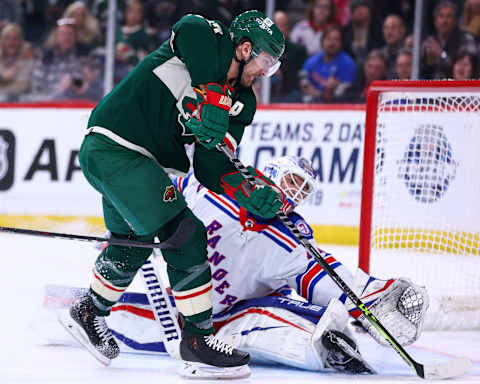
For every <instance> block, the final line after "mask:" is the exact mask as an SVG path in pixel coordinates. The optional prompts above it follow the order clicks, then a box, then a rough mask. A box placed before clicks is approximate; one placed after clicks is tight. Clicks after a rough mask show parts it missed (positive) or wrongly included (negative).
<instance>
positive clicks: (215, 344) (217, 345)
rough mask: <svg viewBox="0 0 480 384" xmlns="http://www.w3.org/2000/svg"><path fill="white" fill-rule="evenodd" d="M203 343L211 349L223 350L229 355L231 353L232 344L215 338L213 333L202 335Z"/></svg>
mask: <svg viewBox="0 0 480 384" xmlns="http://www.w3.org/2000/svg"><path fill="white" fill-rule="evenodd" d="M204 339H205V343H206V344H207V345H208V346H209V347H210V348H212V349H214V350H216V351H218V352H223V353H225V354H227V355H231V354H232V353H233V346H231V345H229V344H227V343H225V342H223V341H221V340H220V339H217V338H216V337H215V336H213V335H208V336H204Z"/></svg>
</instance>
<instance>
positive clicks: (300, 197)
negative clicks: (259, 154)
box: [263, 156, 316, 207]
mask: <svg viewBox="0 0 480 384" xmlns="http://www.w3.org/2000/svg"><path fill="white" fill-rule="evenodd" d="M263 174H264V175H265V176H267V177H269V178H270V179H272V180H273V181H274V182H275V184H276V185H277V186H278V187H279V188H280V189H281V190H282V191H283V193H285V196H286V198H287V200H288V201H289V203H290V204H291V205H292V207H296V206H298V205H300V204H302V203H304V202H305V201H306V200H307V199H308V198H309V197H310V195H311V194H312V192H313V191H314V190H315V187H316V175H315V172H313V169H312V166H311V164H310V162H309V161H308V160H307V159H305V158H303V157H295V156H283V157H279V158H278V159H276V160H274V161H272V162H271V163H269V164H267V165H266V166H265V168H264V169H263Z"/></svg>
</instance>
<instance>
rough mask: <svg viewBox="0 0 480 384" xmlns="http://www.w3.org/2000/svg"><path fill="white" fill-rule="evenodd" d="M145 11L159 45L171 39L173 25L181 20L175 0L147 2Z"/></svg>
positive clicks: (150, 0) (152, 0)
mask: <svg viewBox="0 0 480 384" xmlns="http://www.w3.org/2000/svg"><path fill="white" fill-rule="evenodd" d="M145 10H146V12H145V13H146V16H147V21H148V25H149V26H150V27H151V28H152V31H153V34H154V36H155V37H156V39H157V41H158V42H159V43H163V42H164V41H165V40H168V39H169V38H170V35H171V33H172V26H173V24H174V23H175V22H176V21H177V20H178V19H179V18H180V16H181V15H179V14H178V6H177V2H176V1H175V0H147V2H146V3H145Z"/></svg>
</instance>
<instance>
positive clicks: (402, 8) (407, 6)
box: [373, 0, 438, 30]
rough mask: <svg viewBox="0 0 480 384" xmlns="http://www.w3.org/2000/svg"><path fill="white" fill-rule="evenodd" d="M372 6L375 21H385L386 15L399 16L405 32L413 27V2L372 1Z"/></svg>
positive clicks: (399, 0) (409, 0) (412, 0)
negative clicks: (405, 28) (405, 29)
mask: <svg viewBox="0 0 480 384" xmlns="http://www.w3.org/2000/svg"><path fill="white" fill-rule="evenodd" d="M434 1H438V0H434ZM424 3H425V1H424ZM373 4H374V9H375V17H376V19H377V20H385V19H386V18H387V16H388V15H399V16H400V17H401V18H402V20H403V21H404V23H405V26H406V27H407V30H410V29H411V28H412V27H413V20H414V16H415V0H395V1H385V0H373ZM432 8H433V7H432Z"/></svg>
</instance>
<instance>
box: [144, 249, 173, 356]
mask: <svg viewBox="0 0 480 384" xmlns="http://www.w3.org/2000/svg"><path fill="white" fill-rule="evenodd" d="M152 257H153V256H150V257H149V258H148V259H147V261H146V262H145V264H143V265H142V267H141V268H140V269H139V271H138V272H139V273H140V276H141V277H142V280H143V284H144V285H145V292H146V294H147V298H148V302H149V303H150V306H151V307H152V312H153V315H154V317H155V321H156V323H157V325H158V328H159V330H160V334H161V336H162V341H163V345H164V346H165V349H166V351H167V353H168V354H169V355H170V356H171V357H173V358H175V359H177V360H180V352H179V345H180V341H181V331H180V326H179V325H178V321H177V316H176V313H175V311H174V310H173V306H172V304H171V302H170V298H169V296H168V292H167V288H166V287H165V285H164V284H163V281H162V278H161V276H160V274H159V273H158V269H157V267H156V265H155V264H154V263H153V262H152Z"/></svg>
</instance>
